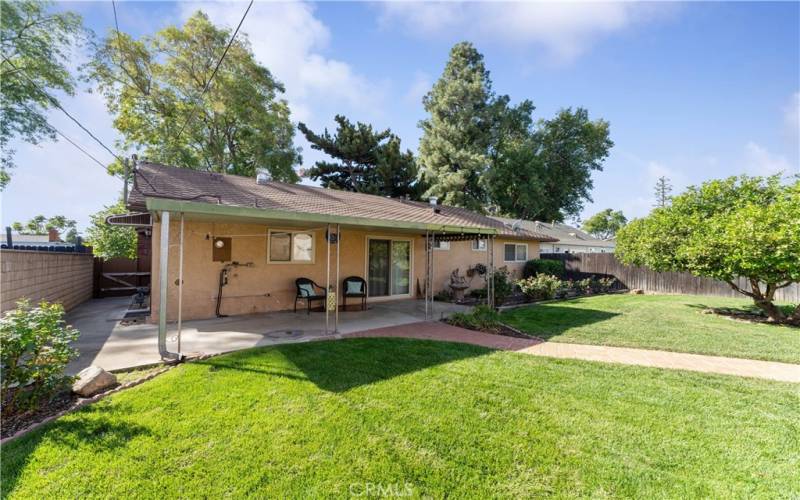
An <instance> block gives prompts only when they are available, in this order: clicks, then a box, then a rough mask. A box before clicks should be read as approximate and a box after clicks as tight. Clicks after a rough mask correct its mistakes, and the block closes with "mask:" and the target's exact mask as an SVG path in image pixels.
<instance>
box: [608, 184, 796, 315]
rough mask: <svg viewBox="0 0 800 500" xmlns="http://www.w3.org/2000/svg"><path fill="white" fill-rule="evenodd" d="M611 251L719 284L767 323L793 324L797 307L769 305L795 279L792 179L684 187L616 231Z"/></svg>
mask: <svg viewBox="0 0 800 500" xmlns="http://www.w3.org/2000/svg"><path fill="white" fill-rule="evenodd" d="M616 253H617V256H618V257H619V259H620V260H621V261H622V262H624V263H626V264H631V265H642V266H647V267H649V268H651V269H654V270H656V271H687V272H690V273H692V274H694V275H695V276H705V277H709V278H714V279H718V280H721V281H724V282H726V283H728V284H729V285H730V286H731V288H733V289H734V290H736V291H737V292H739V293H741V294H743V295H746V296H748V297H750V298H752V299H753V302H754V303H755V305H756V306H758V307H759V308H760V309H761V310H762V311H764V313H765V314H766V315H767V316H768V317H769V318H770V320H772V321H774V322H777V323H793V324H800V305H798V306H797V308H795V309H794V310H793V311H792V312H790V313H788V314H787V313H786V312H785V311H784V310H782V309H781V308H780V307H778V306H777V305H776V304H775V303H774V298H775V293H776V292H777V291H778V289H780V288H783V287H787V286H789V285H791V284H792V283H798V282H800V178H797V177H795V178H794V179H792V181H791V182H789V183H783V182H781V178H780V176H779V175H775V176H771V177H748V176H745V175H743V176H739V177H729V178H727V179H722V180H713V181H709V182H706V183H703V184H702V185H701V186H699V187H694V186H693V187H690V188H689V189H688V190H687V191H686V192H685V193H683V194H681V195H679V196H676V197H674V198H673V200H672V204H671V205H670V206H666V207H662V208H657V209H655V210H653V212H651V214H650V215H648V216H647V217H644V218H642V219H636V220H634V221H633V222H631V223H630V224H628V225H627V226H625V227H624V228H622V229H621V230H620V231H619V232H618V233H617V247H616ZM740 277H742V278H744V279H745V281H746V283H747V286H740V283H739V278H740Z"/></svg>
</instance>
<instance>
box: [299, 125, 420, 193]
mask: <svg viewBox="0 0 800 500" xmlns="http://www.w3.org/2000/svg"><path fill="white" fill-rule="evenodd" d="M335 120H336V123H337V128H336V133H335V134H331V133H329V132H328V130H327V129H325V131H324V132H323V133H322V134H316V133H314V132H312V131H311V130H310V129H309V128H308V127H307V126H306V125H305V124H304V123H300V124H298V128H299V129H300V131H301V132H302V133H303V135H305V137H306V139H307V140H308V142H310V143H311V148H312V149H316V150H319V151H322V152H324V153H326V154H327V155H329V156H331V157H333V158H335V159H337V160H339V161H338V162H327V161H318V162H316V163H315V164H314V166H313V167H312V168H310V169H309V170H308V172H307V175H308V176H309V177H310V178H311V179H313V180H319V181H320V182H321V184H322V186H323V187H326V188H333V189H341V190H345V191H357V192H361V193H369V194H375V195H380V196H391V197H393V198H400V197H405V196H409V197H410V198H413V199H418V198H419V197H420V195H421V194H422V191H423V189H422V187H421V186H422V183H421V182H420V181H419V180H418V178H417V177H418V175H417V164H416V160H415V159H414V154H413V153H412V152H411V151H409V150H406V151H405V152H404V151H402V150H401V148H400V138H399V137H397V136H396V135H394V134H392V132H391V130H390V129H386V130H382V131H376V130H374V129H373V127H372V125H369V124H366V123H361V122H357V123H355V124H353V123H351V122H350V121H349V120H348V119H347V118H346V117H344V116H342V115H337V116H336V117H335Z"/></svg>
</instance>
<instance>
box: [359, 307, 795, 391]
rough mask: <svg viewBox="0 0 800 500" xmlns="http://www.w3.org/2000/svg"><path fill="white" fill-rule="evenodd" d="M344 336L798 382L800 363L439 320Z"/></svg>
mask: <svg viewBox="0 0 800 500" xmlns="http://www.w3.org/2000/svg"><path fill="white" fill-rule="evenodd" d="M344 337H351V338H352V337H404V338H414V339H428V340H441V341H449V342H464V343H468V344H475V345H480V346H483V347H489V348H492V349H503V350H507V351H515V352H519V353H523V354H531V355H534V356H547V357H553V358H567V359H583V360H587V361H602V362H606V363H622V364H626V365H637V366H649V367H654V368H668V369H674V370H689V371H696V372H705V373H719V374H724V375H738V376H741V377H755V378H763V379H768V380H777V381H781V382H796V383H800V365H795V364H791V363H778V362H775V361H758V360H753V359H741V358H726V357H722V356H705V355H701V354H686V353H680V352H669V351H656V350H650V349H632V348H628V347H608V346H596V345H584V344H564V343H559V342H544V341H541V340H538V339H518V338H513V337H505V336H502V335H492V334H488V333H482V332H476V331H473V330H465V329H463V328H458V327H455V326H451V325H448V324H445V323H441V322H420V323H414V324H408V325H399V326H393V327H389V328H379V329H375V330H367V331H362V332H356V333H351V334H348V335H344Z"/></svg>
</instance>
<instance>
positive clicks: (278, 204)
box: [128, 162, 553, 241]
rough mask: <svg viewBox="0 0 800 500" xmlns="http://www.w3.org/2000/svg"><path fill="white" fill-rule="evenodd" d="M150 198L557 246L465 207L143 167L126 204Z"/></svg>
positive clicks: (137, 206)
mask: <svg viewBox="0 0 800 500" xmlns="http://www.w3.org/2000/svg"><path fill="white" fill-rule="evenodd" d="M146 198H150V199H154V198H155V199H159V198H160V199H167V200H177V201H182V202H195V203H205V204H211V205H223V206H228V207H244V208H248V209H261V210H265V211H267V210H272V211H277V212H282V213H297V214H317V215H324V216H332V217H341V218H348V219H354V218H355V219H364V220H379V221H387V222H390V221H394V222H407V223H418V224H425V225H430V226H432V227H433V226H440V227H449V228H457V227H461V228H465V229H472V230H480V229H494V230H495V231H496V232H497V234H499V235H503V236H505V237H511V238H519V239H529V240H540V241H553V239H552V238H550V237H548V236H546V235H543V234H539V233H537V232H536V231H529V230H526V229H524V228H523V229H520V230H518V231H514V230H512V229H511V228H510V227H509V226H507V225H506V224H504V223H503V222H501V221H498V220H495V219H493V218H491V217H486V216H484V215H481V214H478V213H475V212H472V211H470V210H467V209H464V208H457V207H448V206H444V205H437V207H436V208H437V210H436V211H434V210H433V209H432V207H431V205H429V204H428V203H424V202H418V201H410V200H404V199H399V198H387V197H382V196H375V195H371V194H364V193H354V192H351V191H340V190H334V189H325V188H321V187H316V186H306V185H302V184H288V183H284V182H278V181H272V180H271V181H269V182H268V183H267V184H266V185H261V184H257V183H256V180H255V178H253V177H243V176H238V175H225V174H217V173H210V172H202V171H198V170H192V169H187V168H176V167H169V166H165V165H159V164H156V163H149V162H139V163H138V165H137V167H136V173H135V176H134V186H133V189H132V190H131V194H130V197H129V199H128V205H129V207H130V208H131V209H134V210H146V209H148V206H147V203H146Z"/></svg>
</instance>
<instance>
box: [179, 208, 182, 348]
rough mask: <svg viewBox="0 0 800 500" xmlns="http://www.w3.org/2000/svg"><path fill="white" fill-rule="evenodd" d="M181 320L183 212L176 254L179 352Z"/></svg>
mask: <svg viewBox="0 0 800 500" xmlns="http://www.w3.org/2000/svg"><path fill="white" fill-rule="evenodd" d="M182 322H183V212H181V243H180V253H179V254H178V353H180V352H181V324H182Z"/></svg>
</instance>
